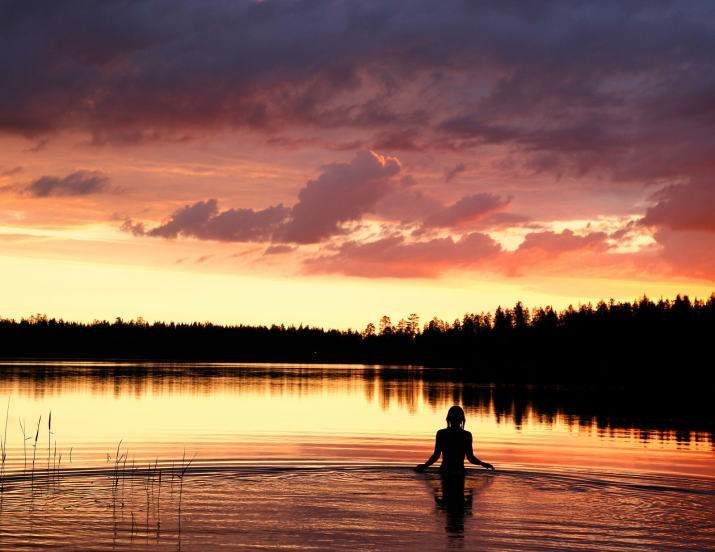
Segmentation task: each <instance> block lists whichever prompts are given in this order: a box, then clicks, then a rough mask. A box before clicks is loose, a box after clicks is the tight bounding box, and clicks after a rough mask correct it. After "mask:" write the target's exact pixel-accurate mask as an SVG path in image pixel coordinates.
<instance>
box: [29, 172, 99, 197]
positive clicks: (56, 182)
mask: <svg viewBox="0 0 715 552" xmlns="http://www.w3.org/2000/svg"><path fill="white" fill-rule="evenodd" d="M108 185H109V177H107V176H106V175H104V174H103V173H101V172H97V171H76V172H73V173H71V174H68V175H67V176H65V177H58V176H42V177H40V178H38V179H37V180H34V181H33V182H32V183H31V184H30V185H29V186H27V187H26V188H25V189H24V192H25V193H27V194H29V195H31V196H34V197H49V196H85V195H91V194H97V193H101V192H104V191H107V189H108Z"/></svg>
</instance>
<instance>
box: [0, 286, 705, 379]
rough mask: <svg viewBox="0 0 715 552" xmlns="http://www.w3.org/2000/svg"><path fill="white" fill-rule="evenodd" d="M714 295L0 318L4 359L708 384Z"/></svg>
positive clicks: (0, 351)
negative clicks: (197, 315)
mask: <svg viewBox="0 0 715 552" xmlns="http://www.w3.org/2000/svg"><path fill="white" fill-rule="evenodd" d="M714 336H715V294H713V295H712V296H711V297H710V298H709V299H707V300H693V301H691V300H690V299H689V298H688V297H687V296H684V297H681V296H678V297H676V298H675V299H674V300H672V301H671V300H659V301H657V302H655V301H652V300H650V299H648V298H646V297H643V298H642V299H640V300H637V301H634V302H632V303H631V302H614V301H611V302H609V303H605V302H600V303H598V304H597V305H595V306H593V305H590V304H589V305H583V306H581V307H579V308H578V309H575V308H573V307H569V308H568V309H565V310H563V311H556V310H554V309H552V308H551V307H545V308H536V309H532V310H529V309H527V308H526V307H525V306H524V305H522V304H521V303H517V304H516V306H514V307H513V308H498V309H497V310H496V311H495V312H494V313H480V314H465V315H464V316H463V317H462V319H461V320H455V321H453V322H446V321H443V320H439V319H437V318H434V319H432V320H430V321H429V322H427V323H426V324H424V325H422V326H420V321H419V318H418V317H417V315H410V316H409V317H408V318H407V319H403V320H400V321H399V322H397V323H393V322H392V320H390V318H389V317H387V316H383V317H382V319H381V320H380V321H379V323H378V324H377V326H376V325H374V324H372V323H370V324H368V325H367V327H366V328H365V329H364V330H363V331H354V330H345V331H341V330H325V329H322V328H315V327H308V326H299V327H295V326H289V327H286V326H283V325H280V326H277V325H273V326H270V327H268V326H245V325H239V326H221V325H216V324H211V323H198V322H196V323H192V324H175V323H164V322H156V323H153V324H149V323H147V322H145V321H144V320H142V319H138V320H131V321H123V320H121V319H119V318H118V319H116V320H115V321H114V322H108V321H95V322H93V323H89V324H84V323H77V322H66V321H63V320H56V319H48V318H47V317H46V316H43V315H35V316H32V317H30V318H28V319H23V320H20V321H15V320H9V319H2V320H0V356H1V357H4V358H93V359H163V360H187V361H190V360H202V361H220V360H223V361H243V362H311V363H314V362H324V363H331V362H340V363H342V362H346V363H364V364H418V365H424V366H432V367H453V368H457V369H460V374H461V376H462V377H463V378H464V379H469V380H473V381H484V382H487V381H488V382H511V383H577V382H580V383H609V384H615V385H620V384H633V383H638V384H653V385H674V384H680V385H683V384H684V385H707V386H709V387H712V385H713V367H714V366H715V362H714V360H713V343H714V339H713V338H714Z"/></svg>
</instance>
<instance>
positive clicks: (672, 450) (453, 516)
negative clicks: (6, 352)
mask: <svg viewBox="0 0 715 552" xmlns="http://www.w3.org/2000/svg"><path fill="white" fill-rule="evenodd" d="M0 393H1V395H0V396H1V397H3V398H4V400H8V399H9V416H8V427H7V447H6V461H5V467H4V470H5V479H4V492H3V493H2V515H1V516H0V547H2V548H5V547H8V546H9V545H12V546H13V547H14V548H17V549H23V548H24V549H33V548H36V547H39V546H46V545H47V546H52V547H59V546H64V547H65V548H66V549H77V548H78V547H79V548H86V549H89V548H94V549H111V548H127V549H139V548H147V549H152V548H162V547H166V548H170V547H171V548H173V549H176V548H177V547H179V548H183V549H186V550H203V549H206V547H207V546H208V547H210V546H218V545H227V546H231V547H237V548H240V547H243V548H246V549H251V550H255V549H257V548H260V547H278V548H291V549H296V548H297V549H305V550H323V549H324V550H331V549H332V550H335V549H368V550H382V549H390V550H394V549H406V550H407V549H412V550H414V549H416V548H417V547H422V548H424V547H425V546H427V547H428V548H430V549H437V550H439V549H443V548H452V547H458V548H464V549H485V548H499V549H510V548H511V549H515V550H517V549H521V550H523V549H553V548H561V549H564V548H572V549H580V548H583V549H598V548H601V549H608V550H614V549H636V548H643V549H646V548H648V549H652V548H659V549H677V548H683V549H694V548H697V549H706V548H712V547H713V546H715V541H714V540H713V522H712V519H713V518H714V517H715V515H714V514H715V491H714V486H713V482H715V479H714V478H715V457H714V456H713V438H712V420H711V419H708V417H707V414H704V413H706V412H707V409H706V408H700V407H699V406H698V405H697V404H690V405H686V406H682V405H680V404H679V405H677V407H676V406H673V405H671V407H670V408H669V405H667V404H663V401H642V400H637V401H636V400H635V399H633V398H629V397H627V396H625V395H624V394H623V393H609V394H608V395H607V396H604V395H603V394H602V393H601V392H594V391H584V390H573V389H553V388H552V389H543V388H539V389H536V388H532V389H529V388H514V387H494V386H478V385H470V384H465V383H462V382H460V381H458V380H456V379H455V378H454V377H453V376H452V375H451V372H450V371H428V372H425V371H423V370H421V369H420V368H407V369H406V368H391V367H376V366H320V365H317V366H315V365H311V366H303V365H300V366H299V365H240V364H196V365H171V364H156V363H150V364H137V363H95V362H74V363H73V362H64V363H49V362H46V363H37V362H26V363H19V362H13V363H4V364H2V365H0ZM454 403H458V404H463V405H464V407H465V410H466V412H467V424H468V425H467V428H468V429H470V430H471V431H472V432H473V433H474V436H475V444H476V453H477V455H478V456H479V457H481V458H483V459H484V460H486V461H489V462H491V463H493V464H495V465H496V466H497V468H498V472H496V473H493V474H492V473H487V472H485V471H483V470H476V469H475V470H474V471H472V472H470V474H469V475H468V476H467V478H466V480H465V481H464V483H463V488H462V486H461V484H458V485H457V487H456V488H455V487H454V486H453V485H452V484H451V483H447V486H446V487H445V482H444V481H442V480H441V479H440V477H439V476H438V474H436V473H427V474H416V473H414V472H413V471H411V470H410V469H409V468H410V467H411V466H413V465H414V464H417V463H418V462H421V461H423V460H424V459H425V458H426V457H427V456H428V455H429V454H430V452H431V447H432V445H433V439H434V432H435V431H436V430H437V429H438V428H440V427H442V426H443V425H444V416H445V414H446V410H447V408H448V407H449V406H451V405H452V404H454ZM4 406H7V403H6V404H5V405H4ZM50 412H51V413H52V417H51V424H48V422H49V420H50ZM674 412H676V414H674ZM3 419H4V416H3ZM38 420H39V432H38V431H37V429H38ZM20 421H22V427H24V428H25V434H24V437H23V433H22V430H21V425H20ZM36 436H37V441H36V442H35V437H36ZM33 456H34V468H33V464H32V459H33ZM184 469H185V471H184ZM178 489H181V492H180V493H179V491H178ZM179 496H181V498H180V499H179Z"/></svg>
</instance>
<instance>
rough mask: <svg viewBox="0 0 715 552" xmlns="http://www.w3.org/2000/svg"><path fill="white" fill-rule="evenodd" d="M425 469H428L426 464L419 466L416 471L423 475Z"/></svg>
mask: <svg viewBox="0 0 715 552" xmlns="http://www.w3.org/2000/svg"><path fill="white" fill-rule="evenodd" d="M425 469H427V466H425V465H424V464H417V465H416V466H415V471H416V472H418V473H422V472H423V471H425Z"/></svg>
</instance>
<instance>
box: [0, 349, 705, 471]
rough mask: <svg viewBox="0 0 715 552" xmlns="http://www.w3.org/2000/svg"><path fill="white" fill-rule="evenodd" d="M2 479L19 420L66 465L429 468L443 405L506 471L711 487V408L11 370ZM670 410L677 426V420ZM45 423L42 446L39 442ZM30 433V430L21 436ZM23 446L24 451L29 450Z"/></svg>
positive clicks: (383, 375) (566, 393) (568, 396)
mask: <svg viewBox="0 0 715 552" xmlns="http://www.w3.org/2000/svg"><path fill="white" fill-rule="evenodd" d="M3 398H7V399H9V400H10V418H9V427H8V451H9V457H8V462H7V467H8V469H13V468H15V469H18V468H20V467H23V468H24V466H25V463H24V462H22V459H23V458H24V455H26V454H27V451H26V450H24V451H23V450H22V449H23V443H24V441H23V436H22V434H21V432H20V426H19V423H18V422H19V421H22V422H23V423H24V425H25V427H27V428H30V429H34V428H35V425H36V423H37V421H38V419H40V417H43V418H42V419H43V420H45V423H46V421H47V417H48V415H49V412H50V411H52V414H53V423H54V426H55V427H54V429H53V442H52V447H55V446H56V447H57V450H58V453H60V454H64V459H65V460H64V461H65V462H67V461H68V460H69V454H70V448H72V461H73V465H74V466H81V465H89V464H92V465H96V464H97V463H98V462H99V461H100V460H102V459H104V460H105V461H106V457H107V454H109V453H112V451H113V450H114V449H115V448H116V446H117V443H118V441H119V440H122V441H123V443H124V445H123V446H125V447H128V452H127V454H129V455H130V456H131V457H132V458H135V459H137V460H141V461H144V460H148V459H155V458H160V459H161V458H168V457H172V456H173V457H176V456H181V454H182V452H183V450H184V449H185V450H187V451H188V452H189V453H190V454H194V453H195V454H196V455H197V461H198V462H199V463H201V462H218V461H220V462H223V463H226V462H235V461H245V462H252V461H254V460H257V459H261V460H262V461H264V462H266V461H273V462H274V463H275V462H312V463H316V462H318V463H320V462H324V461H336V460H337V461H340V462H345V463H349V462H364V461H373V462H398V463H399V462H404V463H416V462H417V461H422V460H424V457H426V453H428V452H429V449H430V448H431V445H432V440H433V436H434V432H435V431H436V430H437V429H438V428H439V427H442V426H443V425H444V415H445V412H446V410H447V408H448V407H449V406H450V405H451V404H455V403H457V404H462V405H463V406H464V407H465V409H466V411H467V416H468V419H467V425H468V427H469V428H470V429H471V430H472V431H473V432H474V434H475V443H476V447H477V450H478V455H479V456H481V457H484V459H485V460H487V461H490V462H492V463H495V464H497V466H498V467H499V466H501V467H504V466H505V465H520V466H528V465H532V466H541V467H543V466H552V465H560V466H562V467H581V468H582V467H597V468H599V469H602V468H604V467H606V468H608V467H613V468H614V469H632V470H637V471H648V472H651V471H667V472H680V473H686V474H701V475H710V476H712V475H715V468H714V467H713V462H712V452H713V433H712V431H713V424H712V418H711V415H712V414H711V412H710V409H709V401H707V400H698V399H697V396H694V395H692V393H689V394H688V396H687V399H686V400H680V401H678V400H677V399H678V396H677V394H675V393H672V394H671V395H670V396H654V395H653V393H652V392H651V391H649V392H647V393H643V394H642V397H641V398H639V399H638V400H636V399H635V398H634V394H633V393H628V394H627V393H624V392H610V393H605V392H603V391H595V390H584V389H577V390H574V389H568V390H566V389H558V388H524V387H504V386H502V387H493V386H480V385H470V384H466V383H463V382H461V381H458V380H456V379H455V378H454V377H453V374H452V372H450V371H448V370H429V371H424V370H422V369H420V368H397V367H380V366H349V365H339V366H334V365H333V366H325V365H245V364H202V365H199V364H194V365H185V364H162V363H159V364H157V363H145V364H138V363H92V362H87V363H37V362H28V363H5V364H0V399H3ZM674 412H677V415H673V413H674ZM46 429H47V428H46V427H45V426H44V425H43V423H41V424H40V434H41V440H40V443H41V444H42V443H44V441H43V440H42V439H46V436H45V433H46ZM28 433H29V430H28ZM24 447H25V448H26V447H27V443H24Z"/></svg>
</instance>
